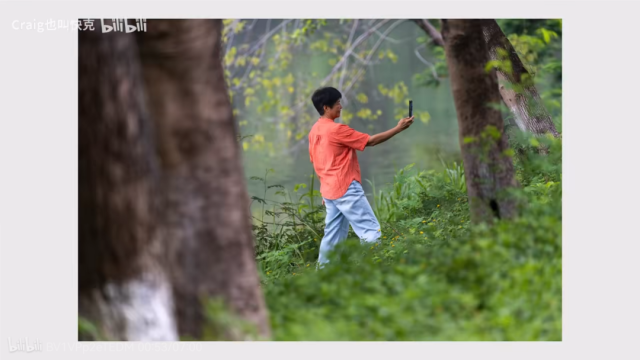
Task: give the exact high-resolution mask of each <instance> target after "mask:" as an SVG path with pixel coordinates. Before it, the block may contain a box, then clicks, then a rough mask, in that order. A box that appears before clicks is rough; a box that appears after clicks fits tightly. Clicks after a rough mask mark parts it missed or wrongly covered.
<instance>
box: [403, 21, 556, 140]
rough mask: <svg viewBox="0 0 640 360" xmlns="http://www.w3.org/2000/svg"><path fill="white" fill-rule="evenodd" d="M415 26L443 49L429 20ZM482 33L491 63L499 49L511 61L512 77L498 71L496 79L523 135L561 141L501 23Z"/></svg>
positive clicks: (488, 25)
mask: <svg viewBox="0 0 640 360" xmlns="http://www.w3.org/2000/svg"><path fill="white" fill-rule="evenodd" d="M414 22H415V23H416V24H417V25H418V26H419V27H420V28H421V29H422V30H424V31H425V33H427V35H429V36H430V37H431V38H432V40H433V42H434V43H435V44H436V45H439V46H444V41H443V39H442V35H441V34H440V33H439V32H438V30H437V29H436V28H435V27H434V26H433V25H431V23H430V22H429V20H426V19H414ZM481 31H482V33H483V34H484V37H483V40H484V41H485V42H486V43H487V45H488V46H487V51H488V52H489V60H500V56H499V52H498V49H499V48H500V49H504V50H505V51H506V52H507V54H508V59H509V60H510V61H511V66H512V73H511V74H507V73H506V72H504V71H498V73H497V76H498V82H499V89H500V96H501V97H502V101H503V102H504V103H505V105H506V106H507V107H508V108H509V111H511V113H512V114H513V117H514V121H513V123H515V125H516V126H518V128H519V129H520V130H521V131H525V132H530V133H533V134H535V135H542V134H545V133H547V132H549V133H551V134H553V136H555V137H558V136H559V133H558V131H557V130H556V127H555V125H554V123H553V120H552V119H551V116H550V115H549V112H548V111H547V109H546V107H545V106H544V103H543V102H542V99H541V98H540V95H539V94H538V91H537V89H536V87H535V85H534V83H533V79H532V78H531V76H530V74H529V72H528V71H527V69H526V68H525V67H524V65H523V64H522V61H521V60H520V57H519V56H518V53H517V52H516V51H515V49H514V48H513V46H512V45H511V42H509V39H507V37H506V36H505V35H504V33H503V32H502V30H501V29H500V27H499V26H498V23H497V22H496V21H495V20H487V21H486V22H484V26H483V27H482V30H481ZM445 49H446V47H445ZM516 90H518V91H516Z"/></svg>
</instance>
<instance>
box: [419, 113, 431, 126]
mask: <svg viewBox="0 0 640 360" xmlns="http://www.w3.org/2000/svg"><path fill="white" fill-rule="evenodd" d="M418 119H420V121H421V122H422V123H423V124H427V123H429V120H431V114H429V112H428V111H419V112H418Z"/></svg>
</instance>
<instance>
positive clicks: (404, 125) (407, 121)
mask: <svg viewBox="0 0 640 360" xmlns="http://www.w3.org/2000/svg"><path fill="white" fill-rule="evenodd" d="M411 124H413V116H411V117H406V118H404V119H402V120H400V121H398V126H397V127H398V129H400V131H404V130H406V129H408V128H409V126H411Z"/></svg>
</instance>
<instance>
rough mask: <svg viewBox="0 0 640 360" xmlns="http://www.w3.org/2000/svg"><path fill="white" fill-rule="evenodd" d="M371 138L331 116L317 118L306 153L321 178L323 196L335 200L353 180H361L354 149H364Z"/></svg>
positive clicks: (310, 133) (345, 190)
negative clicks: (333, 119) (335, 120)
mask: <svg viewBox="0 0 640 360" xmlns="http://www.w3.org/2000/svg"><path fill="white" fill-rule="evenodd" d="M370 137H371V136H370V135H368V134H365V133H361V132H358V131H356V130H354V129H352V128H350V127H349V126H347V125H344V124H336V123H335V122H334V121H332V120H331V119H326V118H320V119H318V121H317V122H316V123H315V124H314V125H313V127H312V128H311V131H310V132H309V156H310V160H311V162H312V163H313V168H314V169H315V171H316V173H317V174H318V177H319V178H320V193H321V194H322V197H324V198H325V199H329V200H335V199H338V198H340V197H342V195H344V194H345V193H346V192H347V189H348V188H349V185H351V182H352V181H353V180H357V181H358V182H359V183H362V180H361V179H360V165H359V164H358V156H357V155H356V150H359V151H363V150H364V148H365V146H367V142H369V138H370Z"/></svg>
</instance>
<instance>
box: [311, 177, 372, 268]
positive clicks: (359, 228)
mask: <svg viewBox="0 0 640 360" xmlns="http://www.w3.org/2000/svg"><path fill="white" fill-rule="evenodd" d="M324 203H325V207H326V211H327V218H326V219H325V228H324V237H323V238H322V242H321V243H320V256H319V257H318V265H319V267H322V265H324V264H326V263H328V262H329V260H328V259H327V255H328V253H329V252H330V251H331V250H333V248H334V247H335V246H336V245H337V244H338V243H339V242H341V241H343V240H344V239H346V238H347V234H348V232H349V224H351V227H352V228H353V231H354V232H355V233H356V235H358V237H359V238H360V240H361V241H362V242H363V243H373V242H376V241H378V239H379V238H380V235H381V232H380V230H381V229H380V223H379V222H378V219H376V215H375V214H374V213H373V209H372V208H371V205H369V201H367V198H366V196H365V194H364V190H363V189H362V185H361V184H360V183H359V182H358V181H356V180H353V182H352V183H351V185H349V189H347V192H346V193H345V194H344V195H343V196H342V197H341V198H339V199H336V200H329V199H324Z"/></svg>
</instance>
